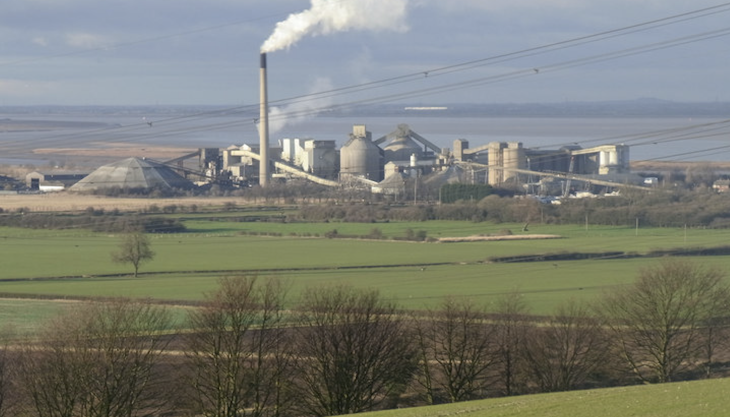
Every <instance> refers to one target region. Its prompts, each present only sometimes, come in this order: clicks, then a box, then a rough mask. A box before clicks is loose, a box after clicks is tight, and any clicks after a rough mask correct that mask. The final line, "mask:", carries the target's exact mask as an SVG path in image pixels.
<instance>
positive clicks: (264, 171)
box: [259, 53, 269, 187]
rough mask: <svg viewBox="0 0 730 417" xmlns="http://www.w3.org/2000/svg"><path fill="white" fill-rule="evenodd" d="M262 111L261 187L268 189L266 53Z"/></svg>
mask: <svg viewBox="0 0 730 417" xmlns="http://www.w3.org/2000/svg"><path fill="white" fill-rule="evenodd" d="M259 74H260V83H261V86H260V88H261V97H260V98H261V110H260V114H259V140H260V146H259V147H260V150H259V152H260V156H261V160H260V161H259V185H261V186H262V187H266V186H267V185H268V184H269V98H268V93H267V91H266V89H267V86H266V84H267V82H266V53H261V70H260V73H259Z"/></svg>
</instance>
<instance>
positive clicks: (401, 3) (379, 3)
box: [261, 0, 408, 53]
mask: <svg viewBox="0 0 730 417" xmlns="http://www.w3.org/2000/svg"><path fill="white" fill-rule="evenodd" d="M311 1H312V7H311V8H310V9H308V10H305V11H303V12H301V13H296V14H291V15H289V17H288V18H287V19H286V20H284V21H282V22H279V23H277V24H276V28H275V29H274V33H272V34H271V36H270V37H269V39H267V40H266V42H264V44H263V45H262V46H261V52H264V53H266V52H273V51H277V50H280V49H286V48H289V47H291V46H292V45H294V44H295V43H297V42H298V41H299V40H301V39H302V38H303V37H305V36H307V35H311V36H316V35H327V34H330V33H335V32H344V31H348V30H372V31H382V30H390V31H405V30H407V29H408V27H407V25H406V23H405V15H406V8H407V6H408V0H311Z"/></svg>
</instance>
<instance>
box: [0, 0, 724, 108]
mask: <svg viewBox="0 0 730 417" xmlns="http://www.w3.org/2000/svg"><path fill="white" fill-rule="evenodd" d="M722 4H723V2H722V1H708V0H694V1H692V2H688V1H686V0H458V1H457V0H451V1H449V0H311V1H310V0H174V1H173V0H144V1H142V0H105V1H103V2H102V1H98V0H4V1H3V10H2V13H1V14H0V106H16V105H18V106H21V105H79V106H89V105H140V106H148V105H232V106H237V105H249V104H254V103H256V102H257V101H258V89H259V85H258V77H259V53H260V51H261V48H262V46H263V45H264V43H265V42H267V40H268V39H269V38H270V37H271V36H272V35H273V34H274V32H275V30H276V29H277V24H280V23H281V22H286V21H289V22H290V26H291V27H293V28H296V29H302V28H303V29H302V30H303V33H299V34H297V35H296V36H297V39H296V41H294V42H291V43H290V44H287V45H286V46H275V47H272V48H269V47H267V48H266V49H267V50H268V54H267V55H268V63H269V70H268V71H269V73H268V79H269V97H270V98H271V100H272V101H274V102H276V101H281V102H282V103H287V100H289V99H291V98H293V97H300V96H307V95H309V94H312V93H317V92H322V91H328V90H340V89H346V88H349V87H353V86H358V85H359V86H361V87H360V88H357V89H352V90H345V91H343V92H341V93H340V94H337V95H326V96H324V97H318V98H317V99H318V100H320V103H319V104H318V105H334V104H346V103H359V102H367V103H385V102H407V103H415V104H418V105H423V106H441V105H447V104H448V103H456V102H465V103H534V102H563V101H607V100H631V99H637V98H646V97H651V98H658V99H664V100H672V101H688V102H706V101H730V83H728V82H727V73H728V72H727V69H728V68H729V67H730V54H728V53H727V52H728V49H727V44H728V40H729V39H730V36H728V35H730V24H728V23H727V22H730V4H729V5H727V6H725V7H721V8H717V9H712V11H711V13H707V14H708V15H707V16H700V15H698V14H692V15H687V17H692V19H685V21H679V20H678V19H674V20H668V21H663V24H658V23H657V24H654V25H649V26H638V27H636V28H635V30H634V31H633V32H634V33H627V32H626V31H624V32H611V33H612V34H613V36H609V35H608V34H605V35H601V36H595V35H598V34H601V33H604V32H609V31H613V30H616V29H621V28H627V27H631V26H633V25H638V24H642V23H646V22H650V21H655V20H658V19H662V18H665V17H669V16H674V15H679V14H683V13H687V12H692V11H695V10H699V9H703V8H708V7H713V6H717V5H722ZM327 7H331V8H333V9H332V10H335V12H332V13H335V14H336V13H340V14H343V15H344V16H339V15H338V16H334V17H333V16H328V17H324V18H323V17H321V16H316V10H318V9H323V8H324V9H326V10H329V9H327ZM312 10H314V11H315V12H313V11H312ZM313 13H314V14H315V16H314V17H313ZM324 13H329V11H325V12H324ZM348 13H350V14H348ZM292 14H293V15H295V17H293V18H290V15H292ZM301 19H305V20H306V19H310V21H309V22H308V24H306V25H305V24H303V23H302V20H301ZM343 19H344V20H343ZM290 29H291V28H290ZM580 39H582V41H578V40H580ZM550 45H552V46H550ZM498 57H501V58H498ZM469 62H474V64H472V65H462V64H465V63H469ZM385 80H391V81H389V82H385ZM356 90H358V91H356ZM322 101H324V103H322ZM289 105H291V104H289Z"/></svg>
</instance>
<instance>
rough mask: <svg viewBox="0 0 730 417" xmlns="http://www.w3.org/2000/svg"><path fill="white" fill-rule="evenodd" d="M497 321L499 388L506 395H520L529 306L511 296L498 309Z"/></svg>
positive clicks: (516, 296)
mask: <svg viewBox="0 0 730 417" xmlns="http://www.w3.org/2000/svg"><path fill="white" fill-rule="evenodd" d="M496 307H497V308H496V312H495V318H494V333H493V334H494V355H495V365H496V369H497V371H496V374H497V377H496V385H498V386H499V387H500V390H501V391H502V393H503V394H504V395H515V394H519V393H520V389H521V386H522V384H521V382H520V381H521V379H522V378H520V372H521V371H522V368H523V366H521V362H522V361H523V358H524V355H522V349H523V348H524V343H525V337H526V329H527V327H528V326H529V323H527V320H526V317H527V312H528V309H527V305H526V304H525V301H524V300H523V299H522V294H520V293H519V292H516V291H515V292H511V293H509V294H507V295H505V296H504V297H502V298H501V299H500V300H499V301H498V302H497V306H496Z"/></svg>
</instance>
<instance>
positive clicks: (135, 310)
mask: <svg viewBox="0 0 730 417" xmlns="http://www.w3.org/2000/svg"><path fill="white" fill-rule="evenodd" d="M170 324H171V321H170V315H169V313H168V312H167V310H166V309H164V308H161V307H158V306H154V305H151V304H149V303H140V302H133V301H129V300H115V301H112V302H106V303H92V304H88V305H84V306H83V307H81V308H79V309H77V310H75V311H74V312H72V313H69V314H67V315H64V316H62V317H60V318H58V319H57V320H55V321H53V322H52V323H51V325H50V326H49V327H48V328H47V329H46V331H45V332H44V334H43V336H44V337H43V338H42V341H41V342H40V343H37V344H33V345H29V346H28V347H27V348H26V349H25V351H24V358H23V361H22V371H23V372H22V379H23V384H24V386H25V389H26V390H27V393H28V395H29V397H30V399H31V402H32V403H33V406H34V407H35V409H36V411H37V413H38V415H40V416H48V417H72V416H82V417H131V416H150V415H156V413H158V412H159V411H160V409H161V408H162V407H163V406H164V404H161V403H160V399H159V397H158V396H157V395H156V394H157V390H156V388H157V386H158V385H159V384H162V382H163V381H160V380H158V379H157V378H158V377H162V375H160V374H159V373H157V372H154V368H155V366H156V365H157V364H158V363H159V360H160V357H161V354H162V352H163V351H164V349H165V347H166V345H167V343H168V341H167V339H165V338H162V337H159V336H158V332H159V331H160V330H162V329H167V328H169V327H170Z"/></svg>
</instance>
